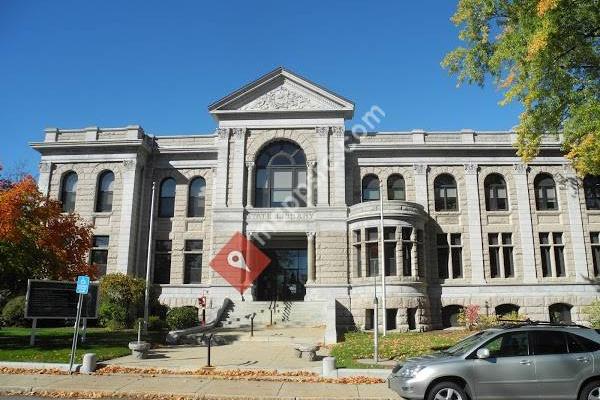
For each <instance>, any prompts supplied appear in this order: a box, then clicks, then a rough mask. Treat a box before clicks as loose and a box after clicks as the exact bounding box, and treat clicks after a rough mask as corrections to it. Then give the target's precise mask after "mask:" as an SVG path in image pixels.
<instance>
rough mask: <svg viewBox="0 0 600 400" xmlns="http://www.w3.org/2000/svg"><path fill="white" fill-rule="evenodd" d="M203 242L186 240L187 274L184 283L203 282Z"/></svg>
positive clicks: (185, 263)
mask: <svg viewBox="0 0 600 400" xmlns="http://www.w3.org/2000/svg"><path fill="white" fill-rule="evenodd" d="M202 251H203V241H202V240H186V241H185V250H184V252H183V253H184V267H185V273H184V278H183V283H201V282H202Z"/></svg>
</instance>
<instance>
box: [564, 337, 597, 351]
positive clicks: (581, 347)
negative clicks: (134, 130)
mask: <svg viewBox="0 0 600 400" xmlns="http://www.w3.org/2000/svg"><path fill="white" fill-rule="evenodd" d="M566 335H567V346H568V348H569V353H590V352H593V351H597V350H600V344H598V343H596V342H594V341H593V340H590V339H587V338H584V337H581V336H579V335H575V334H572V333H567V334H566Z"/></svg>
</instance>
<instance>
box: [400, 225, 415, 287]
mask: <svg viewBox="0 0 600 400" xmlns="http://www.w3.org/2000/svg"><path fill="white" fill-rule="evenodd" d="M411 235H412V228H410V227H407V226H403V227H402V275H404V276H411V275H412V247H413V243H412V242H411Z"/></svg>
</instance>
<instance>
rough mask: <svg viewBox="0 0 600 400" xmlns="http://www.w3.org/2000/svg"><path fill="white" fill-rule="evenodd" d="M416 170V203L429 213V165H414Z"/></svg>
mask: <svg viewBox="0 0 600 400" xmlns="http://www.w3.org/2000/svg"><path fill="white" fill-rule="evenodd" d="M413 168H414V170H415V202H417V203H419V204H421V205H422V206H423V207H424V208H425V212H429V195H428V193H429V192H428V188H427V168H428V167H427V165H426V164H414V165H413Z"/></svg>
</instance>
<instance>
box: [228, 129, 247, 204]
mask: <svg viewBox="0 0 600 400" xmlns="http://www.w3.org/2000/svg"><path fill="white" fill-rule="evenodd" d="M232 133H233V139H234V149H233V151H234V153H233V160H232V162H231V165H230V166H229V168H231V170H232V174H231V179H232V181H233V182H232V185H231V194H230V198H231V201H230V204H231V206H232V207H243V206H244V172H246V171H244V158H245V157H244V154H245V151H246V128H233V129H232Z"/></svg>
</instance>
